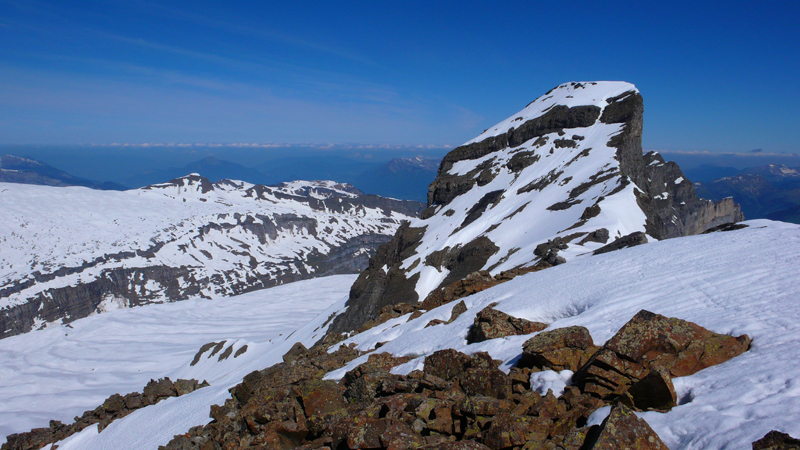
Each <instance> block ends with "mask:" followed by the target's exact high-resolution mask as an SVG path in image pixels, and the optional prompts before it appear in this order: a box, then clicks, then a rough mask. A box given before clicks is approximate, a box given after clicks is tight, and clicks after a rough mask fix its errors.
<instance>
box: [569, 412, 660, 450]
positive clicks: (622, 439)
mask: <svg viewBox="0 0 800 450" xmlns="http://www.w3.org/2000/svg"><path fill="white" fill-rule="evenodd" d="M593 437H594V436H592V435H591V433H590V435H589V436H588V437H587V440H586V442H585V443H584V446H583V447H581V448H586V449H590V450H621V449H636V450H669V449H668V448H667V446H666V445H664V443H663V442H662V441H661V439H659V437H658V435H657V434H656V432H655V431H653V429H652V428H650V425H648V424H647V422H645V421H644V420H643V419H640V418H639V417H637V416H636V414H634V412H633V411H631V410H630V409H628V408H627V407H625V406H623V405H619V406H616V407H614V408H613V409H612V410H611V414H609V416H608V417H607V418H606V419H605V420H604V421H603V423H602V424H601V425H600V431H599V433H598V435H597V437H596V440H594V441H593V442H592V440H593V439H592V438H593ZM587 444H588V445H587Z"/></svg>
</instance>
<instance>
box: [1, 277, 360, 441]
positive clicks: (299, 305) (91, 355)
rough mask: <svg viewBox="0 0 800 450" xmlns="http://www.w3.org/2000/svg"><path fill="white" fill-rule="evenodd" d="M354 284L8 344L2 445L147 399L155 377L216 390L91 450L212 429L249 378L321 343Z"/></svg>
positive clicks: (296, 287)
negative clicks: (216, 408) (118, 400)
mask: <svg viewBox="0 0 800 450" xmlns="http://www.w3.org/2000/svg"><path fill="white" fill-rule="evenodd" d="M354 279H355V275H336V276H331V277H323V278H316V279H313V280H304V281H298V282H296V283H289V284H287V285H284V286H276V287H274V288H270V289H264V290H260V291H257V292H251V293H248V294H242V295H239V296H234V297H227V298H215V299H212V300H207V299H195V300H187V301H185V302H176V303H168V304H159V305H147V306H143V307H141V308H133V309H126V310H120V311H113V312H109V313H107V314H102V315H96V316H92V317H86V318H83V319H80V320H77V321H75V322H73V323H71V324H70V326H69V327H67V326H63V325H62V326H56V327H51V328H49V329H47V330H42V331H39V332H36V333H27V334H24V335H21V336H13V337H10V338H7V339H3V340H0V361H2V362H3V363H2V364H0V444H2V443H3V442H5V436H7V435H9V434H12V433H19V432H24V431H29V430H30V429H31V428H37V427H47V425H48V422H49V421H50V420H60V421H63V422H64V423H71V422H72V421H73V418H74V417H75V416H80V415H81V414H82V413H83V412H84V411H86V410H91V409H94V408H96V407H97V406H98V405H100V404H102V403H103V401H104V400H105V399H106V398H108V397H109V396H110V395H112V394H114V393H120V394H123V395H124V394H126V393H129V392H142V388H144V386H145V385H146V384H147V382H148V381H150V379H151V378H154V379H158V378H163V377H170V379H172V380H173V381H174V380H176V379H178V378H195V379H198V380H200V381H202V380H207V381H208V382H209V383H210V384H211V386H209V387H206V388H203V389H200V390H198V391H196V392H195V393H196V395H191V396H189V395H187V396H183V397H178V398H174V399H170V400H167V401H163V402H160V403H158V404H157V405H154V406H152V407H148V411H147V412H145V411H144V410H139V411H137V412H135V413H134V414H132V415H131V416H129V417H130V418H129V419H128V420H129V421H130V422H127V423H126V424H122V423H120V426H119V428H117V425H114V424H112V427H109V428H108V429H106V430H104V431H103V433H101V434H100V435H99V436H97V435H96V428H93V429H94V430H95V435H94V436H83V437H82V438H81V441H82V442H84V445H85V446H83V447H81V448H86V449H99V448H116V449H119V448H129V449H134V448H136V449H152V450H155V449H156V448H157V447H158V445H163V444H166V443H167V442H168V441H169V440H170V439H172V437H173V436H174V435H175V434H179V433H183V432H185V431H186V430H188V429H189V428H190V427H192V426H195V425H199V424H204V423H206V422H208V420H209V418H208V411H209V408H210V407H211V405H214V404H223V403H224V402H225V399H226V398H228V397H229V396H230V394H229V393H228V391H227V389H228V388H230V387H232V386H234V385H236V384H237V383H240V382H241V381H242V378H243V377H244V376H245V375H247V374H248V373H250V372H252V371H253V370H259V369H263V368H264V367H268V366H271V365H273V364H275V363H278V362H280V361H281V356H283V355H284V354H285V353H286V352H287V351H288V350H289V348H291V346H292V345H293V344H294V343H295V342H302V343H303V344H304V345H306V346H311V345H312V344H313V343H314V342H316V341H317V340H319V338H320V337H321V336H322V335H323V333H324V332H325V329H326V324H327V323H329V320H328V318H329V316H330V315H331V314H332V313H334V312H335V311H338V310H341V309H342V308H343V305H344V302H345V300H346V299H347V291H348V289H349V288H350V284H352V283H353V280H354ZM222 341H225V344H223V345H224V349H223V350H221V351H220V353H218V354H216V355H214V356H213V357H210V353H211V351H210V350H209V351H207V352H205V353H203V354H202V355H201V357H200V358H199V360H198V363H197V364H195V365H191V363H192V361H193V359H194V357H195V354H196V353H197V352H198V350H199V349H200V347H201V346H203V345H204V344H207V343H209V342H222ZM245 346H247V348H246V349H245V350H243V353H241V354H239V355H238V356H236V357H234V356H230V357H228V358H227V359H224V360H220V358H219V357H220V355H221V354H222V353H224V352H225V350H227V349H228V348H231V347H232V348H233V353H234V354H236V353H237V350H240V349H242V348H243V347H245ZM91 431H92V430H88V432H89V433H91ZM114 433H122V435H120V434H114ZM128 433H130V434H131V436H127V434H128ZM133 434H136V435H137V436H132V435H133ZM104 439H106V440H105V441H104ZM114 439H119V440H114ZM61 448H69V447H66V446H64V447H61Z"/></svg>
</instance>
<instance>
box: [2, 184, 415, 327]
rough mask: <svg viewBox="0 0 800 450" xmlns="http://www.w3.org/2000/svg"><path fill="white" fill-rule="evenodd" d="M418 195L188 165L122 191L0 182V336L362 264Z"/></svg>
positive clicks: (343, 270) (412, 208)
mask: <svg viewBox="0 0 800 450" xmlns="http://www.w3.org/2000/svg"><path fill="white" fill-rule="evenodd" d="M418 208H419V204H418V203H416V202H408V201H399V200H391V199H385V198H381V197H377V196H371V195H365V194H363V193H362V192H360V191H358V190H357V189H355V188H353V187H352V186H350V185H344V184H337V183H334V182H330V181H314V182H305V181H297V182H292V183H284V184H281V185H277V186H261V185H252V184H248V183H245V182H238V181H230V180H222V181H219V182H217V183H210V182H209V181H208V180H207V179H205V178H202V177H200V176H198V175H196V174H193V175H191V176H187V177H183V178H178V179H176V180H173V181H171V182H169V183H164V184H158V185H153V186H149V187H147V188H142V189H136V190H129V191H124V192H107V191H106V192H101V191H96V190H90V189H86V188H79V187H68V188H54V187H46V186H30V185H20V184H5V183H2V184H0V210H2V211H3V220H2V221H0V337H7V336H10V335H14V334H18V333H21V332H25V331H28V330H30V329H31V328H39V327H42V326H44V325H46V324H48V323H60V322H61V320H62V319H66V320H72V319H75V318H79V317H85V316H86V315H89V314H92V313H96V312H103V311H108V310H111V309H116V308H120V307H127V306H134V305H141V304H147V303H153V302H164V301H174V300H184V299H188V298H200V297H212V296H214V297H216V296H223V295H233V294H238V293H242V292H247V291H249V290H253V289H258V288H262V287H266V286H272V285H276V284H281V283H286V282H290V281H295V280H300V279H304V278H309V277H312V276H322V275H329V274H336V273H356V272H358V271H360V270H361V269H363V267H364V266H365V265H366V262H367V260H368V258H369V256H370V255H371V254H373V253H374V251H375V248H377V246H378V245H380V244H382V243H384V242H386V241H388V240H389V237H390V236H391V235H392V234H393V233H394V231H395V230H396V229H397V227H398V226H399V224H400V222H401V221H403V220H407V219H410V218H412V217H413V216H414V214H415V212H416V211H417V209H418Z"/></svg>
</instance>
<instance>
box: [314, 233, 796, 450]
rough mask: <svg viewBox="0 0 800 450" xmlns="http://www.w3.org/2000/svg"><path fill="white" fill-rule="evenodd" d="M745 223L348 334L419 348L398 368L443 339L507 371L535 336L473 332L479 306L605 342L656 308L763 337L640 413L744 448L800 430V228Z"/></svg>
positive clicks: (671, 428) (665, 428)
mask: <svg viewBox="0 0 800 450" xmlns="http://www.w3.org/2000/svg"><path fill="white" fill-rule="evenodd" d="M745 223H746V224H748V225H749V227H748V228H745V229H742V230H736V231H730V232H720V233H710V234H707V235H701V236H691V237H684V238H678V239H670V240H666V241H661V242H656V243H652V244H648V245H642V246H638V247H635V248H630V249H624V250H621V251H618V252H612V253H608V254H603V255H598V256H593V257H591V258H579V259H577V260H575V261H573V262H570V263H569V264H564V265H561V266H557V267H554V268H550V269H547V270H543V271H540V272H536V273H532V274H529V275H524V276H520V277H517V278H515V279H513V280H511V281H509V282H507V283H504V284H501V285H499V286H497V287H494V288H491V289H488V290H486V291H483V292H480V293H478V294H475V295H472V296H469V297H466V298H464V299H463V300H464V303H465V304H466V305H467V308H468V310H467V312H465V313H463V314H462V315H461V316H459V317H458V319H456V320H455V321H454V322H452V323H450V324H442V325H436V326H432V327H428V328H425V325H426V324H427V323H428V322H430V321H431V320H433V319H440V320H444V321H446V320H448V319H449V317H450V315H451V310H452V308H453V306H455V303H456V302H453V303H450V304H447V305H443V306H441V307H439V308H436V309H434V310H432V311H430V312H427V313H425V314H424V315H423V316H421V317H420V318H418V319H416V320H412V321H410V322H408V319H409V316H408V315H405V316H402V317H398V318H396V319H393V320H390V321H388V322H386V323H384V324H382V325H380V326H378V327H375V328H372V329H370V330H368V331H366V332H364V333H361V334H358V335H356V336H354V337H352V338H350V339H349V340H347V341H345V342H344V343H350V342H353V343H356V344H358V348H359V349H361V350H368V349H372V348H375V345H376V344H377V343H379V342H381V343H384V344H383V345H382V346H381V347H380V351H381V352H384V351H385V352H390V353H392V354H395V355H398V356H400V355H413V356H419V357H418V358H416V359H414V360H412V361H410V362H408V363H406V364H404V365H402V366H398V367H396V368H395V369H394V370H393V372H395V373H407V372H409V371H411V370H413V369H420V368H422V364H423V360H424V356H425V355H428V354H431V353H433V352H434V351H436V350H440V349H445V348H454V349H456V350H459V351H462V352H465V353H468V354H472V353H475V352H479V351H488V352H489V353H490V354H491V355H492V357H493V358H495V359H501V360H503V361H504V364H503V365H502V366H501V369H504V370H508V369H509V368H510V367H511V366H512V365H514V364H515V363H516V360H517V359H518V358H519V356H520V354H521V352H522V344H523V343H524V342H525V341H526V340H527V339H529V338H530V337H531V336H532V335H526V336H510V337H505V338H499V339H492V340H489V341H484V342H480V343H475V344H470V345H468V344H467V341H466V336H467V330H468V329H469V327H470V325H472V323H473V319H474V317H475V315H476V313H477V312H478V311H480V310H481V309H483V308H484V307H486V306H488V305H489V304H491V303H493V302H497V303H498V305H497V306H496V307H495V308H496V309H499V310H501V311H503V312H505V313H508V314H510V315H512V316H515V317H521V318H525V319H528V320H531V321H539V322H545V323H549V324H550V326H549V328H548V330H549V329H555V328H561V327H568V326H572V325H581V326H584V327H586V328H588V329H589V331H590V332H591V334H592V337H593V339H594V342H596V343H603V342H605V341H606V340H608V339H609V338H611V337H612V336H613V335H614V333H616V332H617V330H619V329H620V328H621V327H622V325H624V324H625V323H626V322H627V321H628V320H629V319H630V318H631V317H633V316H634V315H635V314H636V313H637V312H638V311H639V310H641V309H646V310H648V311H651V312H655V313H657V314H662V315H665V316H668V317H678V318H680V319H684V320H688V321H691V322H695V323H697V324H698V325H700V326H703V327H705V328H708V329H710V330H712V331H715V332H718V333H724V334H730V335H734V336H738V335H741V334H748V335H749V336H750V337H752V339H753V343H752V347H751V349H750V350H749V351H748V352H746V353H744V354H743V355H740V356H737V357H736V358H734V359H732V360H730V361H727V362H725V363H723V364H721V365H719V366H714V367H710V368H708V369H704V370H702V371H700V372H698V373H696V374H694V375H692V376H689V377H684V378H676V379H674V380H673V381H674V382H675V388H676V390H677V394H678V398H679V399H681V400H680V401H679V403H680V405H679V406H677V407H675V408H673V409H672V410H671V411H670V412H668V413H657V412H647V413H641V414H640V415H641V417H643V418H644V419H645V420H647V422H648V423H649V424H650V425H651V426H652V427H653V429H655V431H656V432H657V433H658V435H659V436H660V437H661V439H662V440H663V441H664V442H665V443H666V444H667V446H668V447H669V448H670V449H672V450H679V449H745V448H750V444H751V443H752V442H753V441H755V440H757V439H760V438H762V437H763V436H764V435H765V434H766V433H767V432H769V431H770V430H779V431H782V432H784V433H789V434H791V435H793V436H795V437H797V436H800V382H798V379H797V374H798V373H800V282H798V270H797V267H798V266H799V265H800V226H797V225H793V224H786V223H782V222H770V221H766V220H757V221H751V222H745ZM365 360H366V356H363V357H360V358H358V359H356V360H353V361H351V362H350V363H349V364H348V365H347V366H345V367H344V368H343V369H341V370H339V371H337V372H334V373H331V374H329V376H328V377H329V378H332V379H336V378H339V377H341V376H342V375H343V374H344V373H345V372H346V371H347V370H350V369H352V368H353V367H355V366H356V365H358V364H360V363H362V362H364V361H365ZM605 412H606V413H607V412H608V411H607V410H605ZM597 423H599V421H598V422H597Z"/></svg>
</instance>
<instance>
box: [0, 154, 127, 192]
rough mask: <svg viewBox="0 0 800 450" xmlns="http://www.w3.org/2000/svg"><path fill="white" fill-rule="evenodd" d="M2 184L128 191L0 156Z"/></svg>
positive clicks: (114, 185) (116, 185) (118, 186)
mask: <svg viewBox="0 0 800 450" xmlns="http://www.w3.org/2000/svg"><path fill="white" fill-rule="evenodd" d="M0 182H2V183H21V184H38V185H43V186H83V187H88V188H92V189H100V190H106V191H124V190H125V189H128V188H127V187H125V186H123V185H121V184H119V183H113V182H109V181H106V182H99V181H93V180H86V179H83V178H78V177H76V176H73V175H70V174H68V173H67V172H64V171H63V170H58V169H56V168H55V167H51V166H49V165H47V164H45V163H43V162H40V161H36V160H33V159H27V158H20V157H18V156H12V155H5V156H0Z"/></svg>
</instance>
